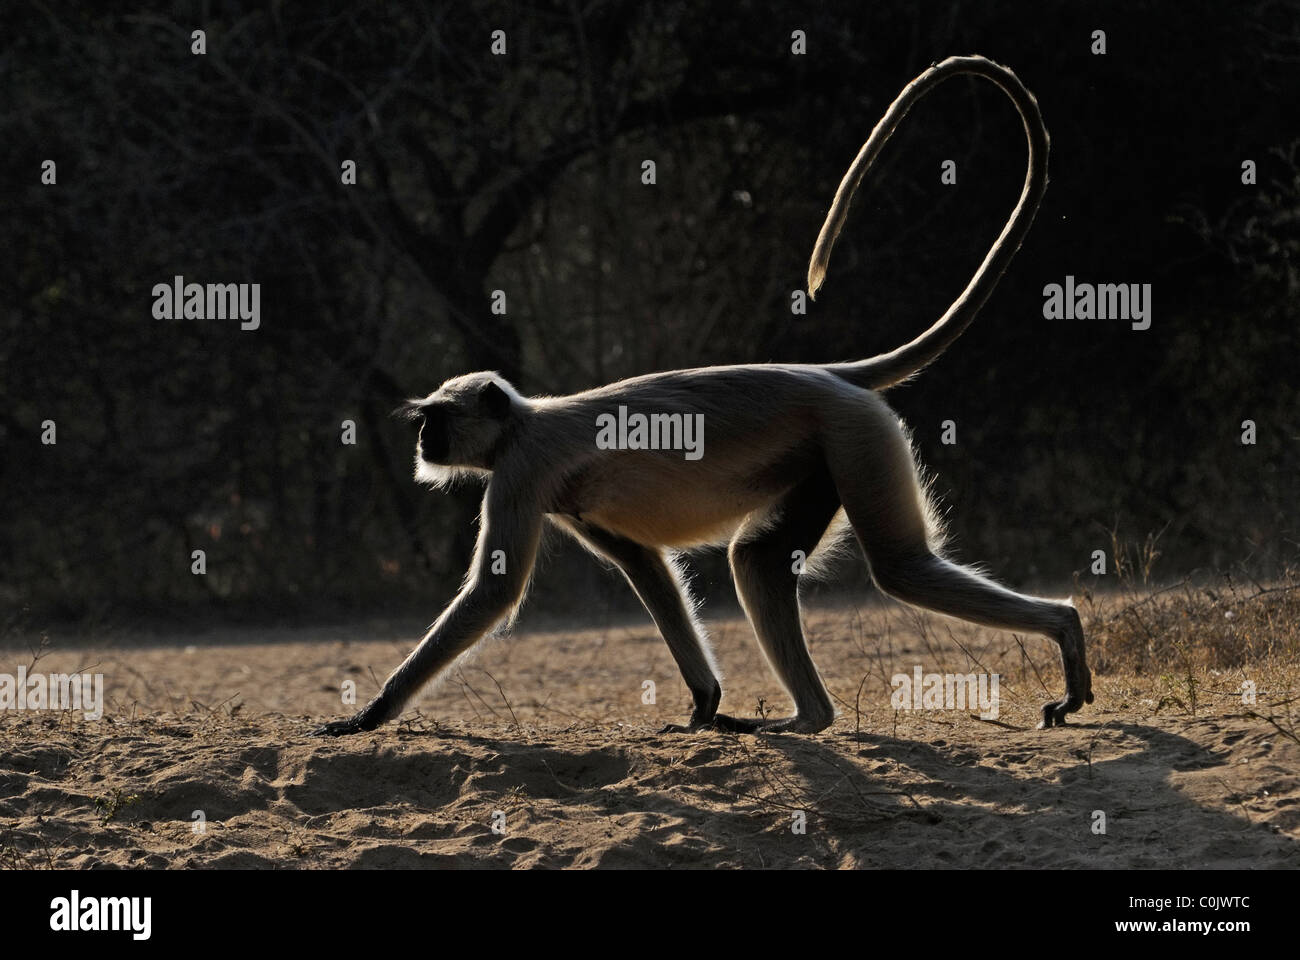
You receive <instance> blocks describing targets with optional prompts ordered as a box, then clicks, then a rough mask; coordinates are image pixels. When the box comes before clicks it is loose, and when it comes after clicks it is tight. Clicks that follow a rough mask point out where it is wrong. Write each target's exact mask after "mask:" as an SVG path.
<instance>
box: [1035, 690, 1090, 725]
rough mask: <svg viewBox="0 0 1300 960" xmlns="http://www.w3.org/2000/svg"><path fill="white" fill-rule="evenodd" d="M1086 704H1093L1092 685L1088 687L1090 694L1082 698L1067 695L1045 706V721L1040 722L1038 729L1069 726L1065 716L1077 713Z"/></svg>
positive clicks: (1075, 695)
mask: <svg viewBox="0 0 1300 960" xmlns="http://www.w3.org/2000/svg"><path fill="white" fill-rule="evenodd" d="M1085 703H1092V687H1091V685H1089V687H1088V692H1087V693H1086V694H1084V695H1083V696H1082V697H1080V696H1078V695H1077V694H1066V695H1065V697H1064V698H1063V699H1061V700H1053V701H1051V702H1050V703H1045V704H1043V719H1042V720H1040V721H1039V723H1038V729H1039V730H1046V729H1047V728H1048V727H1064V726H1067V724H1066V722H1065V715H1066V714H1067V713H1074V712H1076V711H1077V710H1079V709H1080V708H1082V707H1083V705H1084V704H1085Z"/></svg>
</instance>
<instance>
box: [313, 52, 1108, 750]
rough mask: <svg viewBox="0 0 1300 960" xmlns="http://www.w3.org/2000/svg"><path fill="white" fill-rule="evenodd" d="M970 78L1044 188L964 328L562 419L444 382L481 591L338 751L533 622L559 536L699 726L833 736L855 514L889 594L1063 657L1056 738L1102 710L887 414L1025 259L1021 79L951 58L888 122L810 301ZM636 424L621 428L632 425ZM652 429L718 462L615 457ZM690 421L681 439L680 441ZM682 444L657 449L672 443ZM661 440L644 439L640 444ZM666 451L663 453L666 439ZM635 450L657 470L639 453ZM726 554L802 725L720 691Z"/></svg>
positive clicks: (1052, 713)
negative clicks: (669, 668)
mask: <svg viewBox="0 0 1300 960" xmlns="http://www.w3.org/2000/svg"><path fill="white" fill-rule="evenodd" d="M959 74H970V75H973V76H977V77H983V78H985V79H987V80H991V81H992V82H993V83H995V84H996V85H997V86H998V87H999V88H1000V89H1001V90H1002V91H1003V92H1004V93H1006V94H1007V96H1009V97H1010V98H1011V101H1012V102H1013V103H1014V104H1015V106H1016V109H1017V110H1018V111H1019V112H1020V117H1021V119H1022V120H1023V121H1024V127H1025V134H1026V136H1027V137H1028V141H1029V161H1028V172H1027V173H1026V176H1025V183H1024V189H1023V190H1022V192H1021V194H1020V199H1019V201H1018V202H1017V204H1016V207H1015V210H1014V211H1013V212H1012V214H1011V217H1010V219H1008V220H1007V223H1006V226H1005V227H1004V228H1003V230H1002V234H1001V235H1000V236H999V237H998V239H997V242H996V243H994V244H993V247H992V249H991V250H990V251H989V253H988V255H987V256H986V257H985V258H984V262H983V263H982V264H981V265H980V267H979V269H978V270H976V271H975V275H974V277H973V278H972V279H971V281H970V283H969V285H968V286H967V287H966V289H965V290H964V291H962V293H961V295H960V296H959V297H957V299H956V300H955V301H954V302H953V304H952V306H950V307H949V308H948V310H947V312H946V313H944V315H943V316H942V317H940V318H939V320H938V321H937V322H935V324H934V325H933V326H931V327H930V328H929V329H928V330H926V331H925V332H924V333H923V334H921V335H920V336H919V337H917V338H916V339H915V340H913V341H911V342H910V343H907V344H905V345H903V346H901V347H899V348H898V349H896V350H894V351H892V352H890V353H885V354H881V355H880V356H876V357H872V358H871V359H869V360H860V361H857V362H851V363H831V364H825V365H811V364H782V363H772V364H753V365H744V366H721V367H700V368H696V369H692V370H675V371H670V372H667V373H654V374H648V375H645V376H640V377H633V378H632V379H628V380H621V381H619V382H617V383H613V384H610V385H608V386H604V387H600V388H597V389H594V390H587V391H584V392H582V393H576V394H572V395H570V396H564V397H531V398H525V397H523V396H521V395H520V394H519V393H518V392H516V391H515V389H514V388H513V387H512V386H511V385H510V384H509V383H507V382H506V381H505V380H503V379H502V378H501V377H500V376H498V375H497V374H495V373H470V374H466V375H464V376H459V377H456V378H454V379H452V380H448V381H447V382H446V383H444V384H443V385H442V386H441V387H439V388H438V389H437V390H436V391H434V392H433V393H431V394H429V396H427V397H425V398H424V399H422V400H412V401H408V402H407V403H406V404H405V405H403V407H401V408H399V410H398V411H396V413H397V414H398V415H400V416H404V417H406V418H407V419H409V420H412V421H414V422H418V423H419V424H420V433H419V440H418V442H417V444H416V460H415V477H416V479H417V480H418V481H421V482H423V483H427V484H431V485H433V486H436V487H445V486H446V485H447V484H449V483H451V482H452V481H454V480H457V479H459V478H463V477H478V478H483V479H485V480H486V481H487V489H486V492H485V494H484V497H483V506H482V513H481V516H480V520H479V524H480V526H479V534H478V543H477V547H476V549H475V553H474V559H473V563H472V565H471V567H470V570H469V572H468V574H467V576H466V579H465V583H464V586H463V587H462V588H461V590H460V592H459V593H458V594H457V595H456V598H455V599H454V600H453V601H452V602H451V604H450V605H449V606H448V607H447V608H446V609H445V610H444V611H443V613H442V615H441V616H440V617H438V619H437V620H436V621H435V622H434V624H433V626H432V627H430V628H429V631H428V633H427V634H426V635H425V636H424V639H423V640H422V641H421V642H420V644H419V646H418V647H416V649H415V650H414V651H413V652H412V653H411V654H410V656H408V657H407V658H406V660H405V662H403V663H402V664H401V666H399V667H398V668H397V669H396V670H395V671H394V672H393V673H392V675H391V676H390V677H389V678H388V679H387V681H386V682H385V683H384V686H383V689H382V690H381V691H380V693H379V695H378V696H376V697H375V698H374V699H373V700H372V701H371V702H370V703H368V704H367V705H366V706H365V707H364V708H363V709H362V710H361V711H360V712H359V713H357V714H356V715H355V716H353V717H351V718H349V719H347V720H339V721H335V722H333V723H328V724H326V725H324V726H323V727H320V728H319V729H318V730H317V731H316V732H317V733H320V734H330V735H340V734H351V733H357V732H359V731H362V730H372V729H374V728H375V727H377V726H379V725H380V724H381V723H384V722H385V721H388V720H392V719H393V718H395V717H396V716H397V715H398V714H399V713H400V712H401V710H402V708H403V707H404V706H405V704H406V703H407V702H408V701H409V700H410V699H411V697H412V696H413V695H414V694H415V693H417V692H418V691H419V690H420V689H421V688H422V687H423V686H424V685H425V684H426V683H428V682H429V681H430V680H431V679H433V678H434V677H435V676H437V675H438V674H439V673H440V672H441V671H443V670H444V669H445V668H446V667H447V666H448V665H449V664H450V663H451V662H452V661H453V660H455V659H456V658H457V657H458V656H460V655H461V654H462V653H464V652H465V651H467V650H469V649H470V647H472V646H474V644H476V643H477V642H478V641H479V640H480V639H481V638H482V637H483V636H484V635H485V634H487V633H488V632H489V631H491V630H492V629H493V628H494V627H496V626H497V625H498V624H499V623H501V622H502V621H504V620H507V619H509V618H511V617H512V616H513V614H514V611H515V610H516V608H517V607H518V605H519V604H520V602H521V600H522V598H523V596H524V592H525V588H526V586H527V584H528V580H529V576H530V574H531V571H532V569H533V562H534V559H535V558H536V556H537V549H538V542H539V540H540V539H541V535H542V528H543V526H544V525H545V524H546V523H548V522H549V523H551V524H552V525H554V526H556V527H558V528H560V529H562V530H564V531H566V532H567V533H569V534H570V535H572V536H573V537H575V538H576V539H577V540H579V541H580V542H581V543H582V544H583V545H585V546H586V547H587V548H588V549H590V550H591V551H592V552H594V553H596V554H598V555H599V556H601V557H603V558H605V559H606V560H608V561H609V562H611V563H613V564H615V565H616V566H617V567H618V568H619V569H620V570H621V571H622V572H623V574H624V575H625V576H626V577H627V580H628V582H629V583H630V584H631V586H632V589H633V590H635V591H636V593H637V595H638V596H639V597H640V599H641V601H642V602H643V603H644V604H645V607H646V609H647V610H648V611H649V613H650V616H651V617H652V618H653V619H654V622H655V624H656V625H657V626H658V628H659V631H660V632H661V633H662V634H663V638H664V640H665V641H667V643H668V648H669V650H671V651H672V655H673V658H674V659H675V660H676V661H677V666H678V667H679V668H680V669H681V672H682V676H683V677H684V678H685V680H686V685H687V687H688V688H689V689H690V692H691V696H692V698H693V700H694V709H693V710H692V712H691V716H690V720H689V722H688V723H687V724H685V725H681V726H679V725H670V726H669V727H667V728H665V730H664V732H670V731H671V732H689V731H695V730H701V729H706V728H714V729H720V730H725V731H730V732H736V733H755V732H764V733H775V732H779V731H792V732H798V733H815V732H817V731H819V730H823V729H825V728H826V727H827V726H829V725H830V724H831V722H832V720H833V719H834V717H835V712H834V708H833V706H832V704H831V698H830V696H829V694H828V693H827V691H826V687H825V686H824V685H823V683H822V679H821V677H820V675H819V674H818V672H817V668H816V666H814V664H813V661H812V657H811V656H809V653H808V646H807V643H806V642H805V640H804V636H803V630H802V626H801V624H800V614H799V599H798V574H797V572H796V570H798V569H799V565H798V563H797V562H796V561H797V559H798V558H799V557H800V556H810V555H812V554H813V552H814V550H815V549H816V548H817V547H818V545H819V544H822V543H823V540H829V539H831V538H830V537H829V536H828V535H827V533H828V529H829V528H831V527H832V525H833V523H832V521H834V520H836V519H837V518H838V515H839V513H840V511H843V514H844V517H845V518H847V521H848V524H849V525H851V527H852V529H853V533H854V534H855V535H856V537H857V540H858V542H859V543H860V544H861V546H862V549H863V551H864V552H865V553H866V557H867V561H868V564H869V566H870V570H871V576H872V578H873V579H874V580H875V582H876V584H877V585H878V586H879V587H880V589H881V590H882V591H884V592H885V593H887V594H890V595H892V596H894V597H896V598H898V599H899V600H902V601H904V602H906V603H910V604H915V605H916V606H920V607H925V608H927V609H929V610H934V611H937V612H939V613H943V614H947V615H949V616H952V617H959V618H961V619H963V620H968V621H971V622H973V623H978V624H983V625H984V626H988V627H996V628H998V629H1002V630H1016V631H1023V632H1026V633H1038V634H1044V635H1046V636H1048V637H1051V638H1052V639H1053V640H1055V641H1056V642H1057V643H1058V644H1059V645H1060V648H1061V659H1062V664H1063V667H1064V673H1065V696H1064V697H1063V698H1061V699H1060V700H1056V701H1054V702H1050V703H1047V704H1045V705H1044V706H1043V708H1042V722H1041V723H1040V725H1039V726H1040V727H1050V726H1053V725H1058V726H1059V725H1064V724H1065V717H1066V714H1069V713H1073V712H1075V711H1077V710H1079V709H1080V708H1081V707H1082V706H1083V704H1084V703H1085V702H1087V703H1091V702H1092V678H1091V674H1090V673H1089V671H1088V666H1087V660H1086V658H1085V655H1084V641H1083V627H1082V625H1081V623H1080V620H1079V615H1078V613H1077V612H1076V611H1075V608H1074V606H1073V605H1072V604H1070V603H1069V602H1056V601H1051V600H1042V599H1037V598H1034V597H1028V596H1023V595H1021V594H1018V593H1013V592H1012V591H1010V590H1008V589H1006V588H1005V587H1001V586H999V585H997V584H996V583H993V582H991V581H990V580H988V579H986V578H984V577H983V576H980V575H979V574H977V573H975V572H973V571H971V570H968V569H966V568H964V567H961V566H958V565H957V564H955V563H952V562H950V561H948V560H946V559H944V558H943V557H942V556H941V555H940V554H939V553H938V525H937V523H936V522H935V520H934V516H933V511H932V509H931V507H930V504H929V502H928V499H927V496H926V493H925V491H924V489H923V487H922V484H921V483H920V482H919V480H918V469H917V466H916V464H915V462H914V460H913V455H912V450H911V445H910V443H909V440H908V437H907V434H906V433H905V430H904V428H903V426H902V425H901V424H900V422H899V420H898V418H897V417H896V415H895V414H894V413H893V411H891V410H890V408H889V407H888V406H887V405H886V403H885V401H884V400H883V399H882V398H881V392H882V391H884V390H886V389H888V388H889V387H891V386H894V385H895V384H898V383H901V382H903V381H904V380H907V379H909V378H910V377H912V376H914V375H915V374H917V373H918V372H919V371H920V370H922V369H923V368H924V367H926V366H927V365H928V364H929V363H931V362H932V361H933V360H934V359H935V358H936V357H938V356H939V355H940V354H941V353H943V351H944V350H945V349H946V348H947V347H948V346H949V345H950V344H951V343H952V342H953V341H954V340H956V339H957V337H958V335H959V334H960V333H961V332H962V331H963V330H965V329H966V327H967V326H969V325H970V322H971V320H972V319H974V317H975V314H976V312H977V311H978V310H979V309H980V307H981V306H982V305H983V304H984V302H985V301H986V300H987V299H988V297H989V294H990V293H991V292H992V291H993V288H994V286H995V285H996V284H997V282H998V280H999V279H1000V278H1001V276H1002V274H1003V272H1004V271H1005V270H1006V268H1007V264H1008V263H1009V262H1010V261H1011V258H1012V257H1013V256H1014V255H1015V253H1016V251H1017V250H1018V249H1019V248H1020V244H1021V242H1022V241H1023V240H1024V237H1025V234H1026V232H1027V231H1028V230H1029V226H1030V223H1031V221H1032V220H1033V218H1034V214H1035V212H1036V211H1037V209H1038V205H1039V203H1040V201H1041V200H1042V197H1043V192H1044V190H1045V189H1046V186H1047V148H1048V137H1047V130H1046V128H1045V127H1044V125H1043V121H1042V117H1041V116H1040V115H1039V112H1038V103H1037V101H1036V100H1035V99H1034V97H1033V95H1032V94H1031V93H1030V92H1029V91H1028V90H1026V89H1025V87H1024V86H1023V85H1022V84H1021V82H1020V81H1019V80H1018V79H1017V78H1016V76H1015V75H1014V74H1013V73H1012V72H1011V71H1010V70H1008V69H1007V68H1005V67H1002V66H999V65H997V64H995V63H993V62H991V61H989V60H986V59H984V58H983V57H973V56H972V57H952V58H949V59H947V60H944V61H943V62H942V63H939V64H937V65H935V66H932V67H931V68H930V69H928V70H926V71H925V72H924V73H922V74H921V75H920V76H919V77H917V78H916V79H915V80H913V81H912V82H911V83H910V84H908V85H907V87H906V88H904V90H903V91H902V93H900V94H899V96H898V98H897V99H896V100H895V101H894V102H893V103H892V104H891V105H890V107H889V109H888V110H887V111H886V112H885V115H884V117H883V118H882V119H881V120H880V122H879V123H877V124H876V127H875V129H874V130H872V132H871V136H870V138H869V139H868V140H867V142H866V143H865V144H864V145H863V147H862V149H861V151H860V152H859V153H858V156H857V158H856V159H855V160H854V161H853V164H852V166H850V167H849V170H848V173H846V174H845V175H844V179H843V181H842V182H841V183H840V186H839V190H838V191H837V192H836V194H835V200H834V202H833V203H832V205H831V208H830V212H829V214H828V215H827V217H826V222H825V224H824V225H823V226H822V229H821V234H820V236H818V238H817V244H816V247H815V249H814V250H813V255H812V260H811V263H810V265H809V268H808V293H809V295H810V296H814V295H815V294H816V292H817V289H818V287H820V286H821V283H822V280H823V279H824V278H825V275H826V267H827V262H828V261H829V259H830V254H831V248H832V246H833V245H834V243H835V238H836V236H837V235H838V234H839V232H840V229H841V228H842V227H843V226H844V220H845V217H846V216H847V214H848V209H849V203H850V201H851V200H852V198H853V193H854V191H855V190H856V189H857V187H858V184H859V183H860V182H861V180H862V177H863V175H864V174H865V173H866V172H867V170H868V169H869V168H870V166H871V164H872V162H873V161H874V160H875V159H876V156H877V154H879V152H880V150H881V148H882V147H883V146H884V145H885V142H886V141H887V140H888V139H889V137H890V135H891V134H892V133H893V132H894V128H895V127H896V126H897V125H898V122H899V121H900V120H901V119H902V118H903V116H904V115H905V114H906V113H907V111H908V109H909V108H910V107H911V106H912V104H913V103H915V102H916V101H917V100H918V99H920V98H921V97H922V96H924V95H925V94H926V93H928V92H929V91H930V90H932V89H933V88H934V87H935V86H937V85H938V84H940V83H942V82H943V81H944V80H947V79H948V78H949V77H953V76H957V75H959ZM620 408H624V409H623V410H620ZM637 413H640V414H643V415H646V416H647V417H650V418H659V419H651V422H652V423H655V424H657V425H658V426H660V427H665V426H667V425H676V424H677V423H680V422H684V421H686V420H687V419H688V418H698V417H700V416H702V421H701V420H699V419H695V420H694V421H693V422H696V423H702V424H703V426H704V428H705V433H704V435H703V436H702V437H701V438H700V439H705V438H706V439H707V442H706V443H705V444H704V445H703V446H702V448H701V449H702V455H699V456H697V457H694V458H692V457H689V456H684V455H683V453H682V451H681V450H680V449H677V450H672V449H662V447H663V446H671V445H672V444H671V443H665V444H662V445H661V444H659V443H658V442H655V443H649V442H642V443H640V444H633V443H632V442H631V441H630V440H628V442H626V443H624V444H621V445H619V446H618V448H615V449H611V448H610V444H608V443H605V444H601V443H598V441H597V437H598V432H599V429H600V423H601V422H602V418H603V422H605V423H608V422H610V420H609V418H611V417H614V416H625V415H627V414H637ZM674 417H677V418H678V419H674ZM671 432H672V431H670V430H661V431H660V434H661V435H662V437H663V438H665V439H671V436H670V434H671ZM642 439H643V440H644V438H642ZM655 439H656V440H657V439H660V436H658V435H657V436H656V437H655ZM636 446H639V447H640V448H633V447H636ZM723 543H727V544H729V548H728V556H729V559H730V562H731V570H732V573H733V576H734V578H735V584H736V592H737V594H738V595H739V598H740V601H741V604H742V606H743V607H744V610H745V613H746V615H747V616H748V617H749V620H750V622H751V624H752V625H753V628H754V633H755V634H756V635H757V638H758V643H759V645H760V646H761V648H762V650H763V653H764V654H765V655H766V657H767V661H768V663H769V664H770V665H771V667H772V669H773V671H774V672H775V673H776V675H777V677H778V678H779V679H780V681H781V683H782V685H783V686H784V687H785V689H786V691H787V692H788V693H789V695H790V698H791V700H792V701H793V702H794V708H795V713H794V715H793V716H790V717H784V718H740V717H732V716H728V715H726V714H722V713H719V712H718V704H719V701H720V700H721V698H722V687H721V686H720V684H719V681H718V673H717V670H716V667H715V665H714V662H713V658H712V655H711V652H710V650H709V647H708V646H707V642H706V639H705V637H704V636H703V631H702V630H701V628H700V626H699V624H698V623H697V622H696V620H695V617H694V613H693V604H692V601H691V600H690V599H689V595H688V593H687V590H686V588H685V585H684V583H683V581H682V578H681V576H680V574H679V572H678V568H677V566H676V564H675V561H674V559H673V553H672V552H673V551H676V550H681V549H687V548H692V547H699V546H702V545H709V544H723Z"/></svg>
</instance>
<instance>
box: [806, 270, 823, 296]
mask: <svg viewBox="0 0 1300 960" xmlns="http://www.w3.org/2000/svg"><path fill="white" fill-rule="evenodd" d="M825 280H826V268H825V267H823V266H820V265H814V266H811V267H809V268H808V299H809V300H816V299H817V291H818V290H820V289H821V288H822V283H823V282H824V281H825Z"/></svg>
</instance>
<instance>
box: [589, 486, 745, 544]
mask: <svg viewBox="0 0 1300 960" xmlns="http://www.w3.org/2000/svg"><path fill="white" fill-rule="evenodd" d="M770 499H771V498H770V496H764V495H761V494H758V493H747V494H737V493H735V492H730V493H728V494H721V495H719V494H718V493H711V494H701V493H700V492H699V491H691V490H682V491H679V492H678V493H677V494H669V495H667V496H662V497H659V498H655V499H651V498H647V499H645V500H637V499H636V498H635V497H634V496H632V497H627V498H623V497H618V498H611V499H610V500H607V501H605V502H603V503H600V504H599V505H597V506H595V507H594V508H593V509H589V510H585V511H583V513H582V519H583V520H587V521H589V522H591V523H594V524H596V525H597V526H599V527H602V528H604V529H606V530H609V531H611V532H613V533H617V534H620V535H622V536H624V537H627V538H628V539H629V540H635V541H636V542H637V543H641V544H645V545H646V546H655V547H696V546H701V545H703V544H710V543H725V542H726V541H727V540H729V539H730V538H731V535H732V533H734V532H735V530H736V528H737V527H738V526H739V525H740V522H741V521H742V520H743V519H744V518H745V517H746V515H748V514H749V513H751V512H753V511H754V510H756V509H759V508H760V507H763V506H765V505H766V504H767V503H768V502H769V501H770Z"/></svg>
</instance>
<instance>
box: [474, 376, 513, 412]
mask: <svg viewBox="0 0 1300 960" xmlns="http://www.w3.org/2000/svg"><path fill="white" fill-rule="evenodd" d="M478 396H479V400H480V401H481V402H482V404H483V409H485V410H486V411H487V412H488V415H489V416H491V417H492V418H493V419H495V420H504V419H505V418H506V417H507V416H508V415H509V414H510V407H511V400H510V394H508V393H506V391H505V390H503V389H502V388H501V385H500V384H499V383H497V382H496V381H494V380H489V381H488V382H487V383H485V384H484V385H483V389H482V390H480V391H479V395H478Z"/></svg>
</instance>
